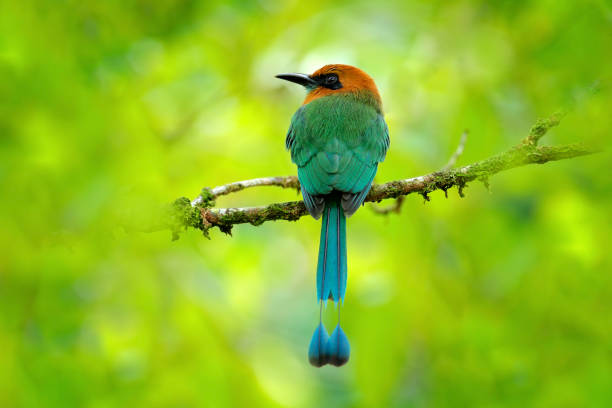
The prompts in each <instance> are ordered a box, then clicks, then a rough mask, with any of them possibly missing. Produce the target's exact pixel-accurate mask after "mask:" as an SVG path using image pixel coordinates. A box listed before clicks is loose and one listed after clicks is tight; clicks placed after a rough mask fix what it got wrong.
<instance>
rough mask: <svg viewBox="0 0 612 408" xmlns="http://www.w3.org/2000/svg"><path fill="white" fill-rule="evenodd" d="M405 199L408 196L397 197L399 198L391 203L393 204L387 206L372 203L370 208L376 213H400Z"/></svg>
mask: <svg viewBox="0 0 612 408" xmlns="http://www.w3.org/2000/svg"><path fill="white" fill-rule="evenodd" d="M405 199H406V196H400V197H397V199H396V200H395V201H394V202H393V204H391V205H389V206H387V207H380V206H378V205H376V204H374V203H372V205H370V208H371V209H372V211H374V212H375V213H376V214H380V215H388V214H390V213H396V214H399V213H400V211H401V209H402V205H403V204H404V200H405Z"/></svg>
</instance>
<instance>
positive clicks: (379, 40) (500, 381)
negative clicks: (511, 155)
mask: <svg viewBox="0 0 612 408" xmlns="http://www.w3.org/2000/svg"><path fill="white" fill-rule="evenodd" d="M611 44H612V4H611V3H610V1H608V0H592V1H552V0H541V1H521V2H518V1H496V2H492V1H458V2H447V1H434V2H429V1H404V0H395V1H388V2H384V3H377V2H368V1H335V2H322V1H316V0H315V1H309V2H298V1H288V2H276V1H272V0H261V1H258V2H248V1H230V2H221V1H214V0H212V1H211V0H209V1H200V2H198V1H176V2H175V1H145V0H127V1H126V0H122V1H98V2H87V1H86V2H83V1H70V0H58V1H34V2H32V1H28V0H26V1H17V0H8V1H3V2H1V3H0V74H1V76H2V80H1V81H0V193H1V194H2V200H0V214H2V215H1V217H2V221H1V224H0V225H1V229H0V248H2V249H1V255H0V406H2V407H39V406H44V407H73V406H74V407H95V408H98V407H100V408H101V407H115V406H129V405H133V406H147V407H149V406H150V407H187V406H203V407H231V406H250V407H251V406H252V407H257V406H262V407H264V406H266V407H267V406H273V407H293V406H298V407H308V406H315V405H319V406H347V407H348V406H362V407H383V406H385V407H386V406H390V407H411V406H414V407H425V406H448V407H455V406H489V407H506V406H508V407H510V406H539V407H547V406H550V407H553V406H554V407H560V406H567V407H578V406H588V407H608V406H610V405H612V388H610V384H612V356H611V354H610V345H611V344H612V330H610V328H611V327H612V317H611V316H612V313H611V312H610V311H611V310H612V275H611V271H612V263H611V261H610V254H609V252H610V251H609V248H610V241H611V239H612V212H611V211H610V209H611V208H612V189H611V187H612V183H611V181H610V164H609V163H610V156H609V153H602V154H599V155H596V156H590V157H586V158H579V159H573V160H568V161H563V162H556V163H549V164H546V165H544V166H530V167H524V168H519V169H515V170H512V171H509V172H506V173H503V174H500V175H498V176H496V177H495V178H493V179H492V180H491V183H492V185H491V193H489V192H488V191H487V190H486V189H485V188H484V187H481V186H479V185H477V184H474V185H472V186H470V187H469V188H468V189H467V190H466V197H465V198H459V197H458V196H457V194H456V191H450V192H449V198H448V199H445V198H444V195H443V194H441V193H434V194H432V197H431V198H432V200H431V202H428V203H426V204H423V200H422V198H421V197H418V196H411V197H409V198H408V199H407V200H406V203H405V205H404V209H403V211H402V213H401V214H400V215H391V216H389V217H386V218H385V217H381V216H379V215H375V214H373V212H372V211H370V210H369V209H368V208H364V209H362V210H360V211H359V212H358V213H357V214H356V215H355V216H354V217H352V218H351V219H350V220H349V224H348V235H349V236H348V251H349V282H348V291H347V299H346V302H345V308H344V309H343V322H344V324H343V325H344V326H345V331H346V333H347V335H348V336H349V339H350V340H351V345H352V349H353V354H352V358H351V361H350V362H349V364H348V365H347V366H346V367H344V368H342V369H335V368H329V367H326V368H323V369H315V368H312V367H310V366H309V365H308V363H307V361H306V348H307V344H308V341H309V337H310V335H311V333H312V331H313V330H314V328H315V325H316V322H317V311H318V309H317V305H316V301H315V286H314V274H315V268H316V253H317V245H318V242H317V241H318V236H319V235H318V228H319V224H318V222H316V221H314V220H312V219H307V218H304V219H302V220H300V221H299V222H297V223H288V222H276V223H266V224H264V225H262V226H260V227H253V226H249V225H244V226H239V227H236V228H234V231H233V232H234V236H233V237H231V238H230V237H228V236H225V235H223V234H222V233H220V232H218V231H212V232H211V238H212V239H211V240H210V241H209V240H206V239H205V238H203V237H202V235H201V233H198V232H197V231H187V232H184V233H183V234H182V236H181V239H180V240H178V241H175V242H171V241H170V233H169V232H168V231H164V232H156V233H142V232H137V231H134V230H127V231H126V230H125V228H123V227H122V225H125V224H126V223H125V221H126V214H128V215H127V216H128V217H129V218H130V220H131V221H132V222H131V223H130V224H134V225H136V226H138V225H140V223H144V222H146V221H145V220H146V219H147V217H148V215H149V214H152V213H154V211H155V210H156V209H158V208H159V207H160V206H161V205H163V204H164V203H169V202H171V201H172V200H174V199H175V198H177V197H180V196H184V195H189V196H191V197H194V196H195V195H196V194H197V193H198V192H199V191H200V189H201V188H202V187H203V186H205V185H210V186H214V185H218V184H223V183H226V182H230V181H237V180H241V179H248V178H254V177H262V176H273V175H288V174H294V173H295V169H294V167H293V165H292V164H291V163H290V160H289V156H288V154H287V153H286V152H285V151H284V135H285V131H286V129H287V127H288V125H289V119H290V116H291V114H292V113H293V111H294V110H295V109H296V108H297V106H298V105H299V103H300V102H301V98H302V97H303V91H302V90H300V89H297V87H295V86H292V85H291V84H288V83H282V82H281V81H279V80H276V79H274V78H273V75H274V74H276V73H280V72H287V71H289V72H291V71H302V72H310V71H313V70H314V69H315V68H318V67H319V66H320V65H323V64H324V63H330V62H342V63H349V64H353V65H357V66H359V67H361V68H363V69H364V70H366V71H367V72H369V73H370V74H371V75H372V76H373V77H374V78H375V80H376V81H377V83H378V85H379V88H380V90H381V93H382V96H383V100H384V102H385V107H386V113H387V121H388V123H389V126H390V129H391V149H390V151H389V154H388V156H387V161H386V162H385V163H384V164H383V165H382V166H381V167H380V171H379V174H378V176H377V180H378V181H389V180H392V179H397V178H405V177H411V176H416V175H420V174H424V173H427V172H430V171H432V170H435V169H438V168H439V167H441V166H442V165H443V164H444V163H445V162H446V160H447V158H448V157H449V156H450V154H451V153H452V151H453V150H454V148H455V146H456V144H457V142H458V139H459V135H460V134H461V132H462V130H463V129H464V128H468V129H469V130H470V132H471V135H470V139H469V140H468V143H467V146H466V151H465V153H464V155H463V157H462V158H461V160H460V162H459V164H465V163H469V162H470V161H473V160H478V159H482V158H485V157H488V156H490V155H492V154H494V153H497V152H500V151H502V150H505V149H506V148H508V147H509V146H511V145H513V144H515V143H516V142H518V140H519V139H520V138H522V137H524V136H525V135H526V134H527V132H528V129H529V127H530V125H531V124H533V123H534V122H535V120H536V118H537V117H542V116H546V115H548V114H550V113H552V112H553V111H555V110H556V109H558V108H559V107H563V106H572V107H573V110H572V111H571V113H570V114H569V115H568V116H567V117H566V118H565V119H564V121H563V122H562V124H561V126H560V127H559V128H557V129H555V130H554V131H552V132H550V134H548V135H547V136H546V143H547V144H555V143H557V144H559V143H571V142H576V141H584V142H585V143H590V144H596V145H600V146H602V147H604V148H608V151H609V147H610V142H609V140H610V132H611V130H612V115H611V114H610V111H611V97H610V95H611V92H610V89H609V85H610V80H611V79H612V77H611V76H610V74H611V72H610V68H611V62H612V51H611V48H610V45H611ZM596 81H600V82H601V90H600V91H599V92H597V93H595V94H592V92H591V89H592V87H593V85H594V83H595V82H596ZM293 199H296V195H295V192H291V191H283V190H277V189H274V188H267V189H266V188H261V189H256V190H253V191H245V192H242V193H239V194H237V195H233V196H229V197H226V198H222V199H220V200H219V202H218V204H219V205H222V206H239V205H257V204H265V203H270V202H275V201H284V200H293ZM134 225H131V227H134ZM334 315H335V312H334V307H333V306H330V307H328V316H326V321H327V323H328V328H332V327H333V326H332V324H333V322H334Z"/></svg>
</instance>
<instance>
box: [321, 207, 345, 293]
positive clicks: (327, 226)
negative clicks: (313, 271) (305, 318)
mask: <svg viewBox="0 0 612 408" xmlns="http://www.w3.org/2000/svg"><path fill="white" fill-rule="evenodd" d="M345 291H346V217H345V216H344V210H343V209H342V206H341V205H340V196H335V195H334V196H329V197H327V198H326V199H325V209H324V210H323V222H322V224H321V242H320V243H319V263H318V266H317V299H318V300H321V301H326V300H327V299H332V300H333V301H334V302H338V301H340V299H343V298H344V292H345Z"/></svg>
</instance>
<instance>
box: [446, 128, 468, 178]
mask: <svg viewBox="0 0 612 408" xmlns="http://www.w3.org/2000/svg"><path fill="white" fill-rule="evenodd" d="M468 133H469V131H468V130H467V129H465V130H464V131H463V133H462V134H461V139H459V145H458V146H457V149H456V150H455V153H453V155H452V156H451V157H450V159H448V162H447V163H446V164H445V165H444V167H442V170H448V169H450V168H452V167H454V166H455V163H457V160H458V159H459V157H461V155H462V154H463V149H464V148H465V142H466V141H467V137H468Z"/></svg>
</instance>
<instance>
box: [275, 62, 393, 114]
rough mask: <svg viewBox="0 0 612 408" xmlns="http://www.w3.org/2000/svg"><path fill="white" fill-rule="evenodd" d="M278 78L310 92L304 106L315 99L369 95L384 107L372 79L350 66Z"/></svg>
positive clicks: (335, 65) (339, 66)
mask: <svg viewBox="0 0 612 408" xmlns="http://www.w3.org/2000/svg"><path fill="white" fill-rule="evenodd" d="M276 77H277V78H280V79H284V80H287V81H291V82H295V83H297V84H300V85H303V86H304V87H305V88H306V89H307V90H308V95H307V96H306V99H305V100H304V105H305V104H307V103H309V102H312V101H313V100H315V99H318V98H322V97H325V96H329V95H334V94H339V93H355V94H367V96H370V97H371V98H373V99H374V102H375V103H376V105H377V107H378V108H379V110H380V107H381V105H382V103H381V100H380V95H379V94H378V89H377V88H376V84H375V83H374V80H373V79H372V77H370V76H369V75H368V74H366V73H365V72H363V71H362V70H360V69H359V68H356V67H353V66H350V65H342V64H330V65H325V66H324V67H322V68H319V69H318V70H316V71H315V72H313V73H312V74H311V75H306V74H279V75H277V76H276Z"/></svg>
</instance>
